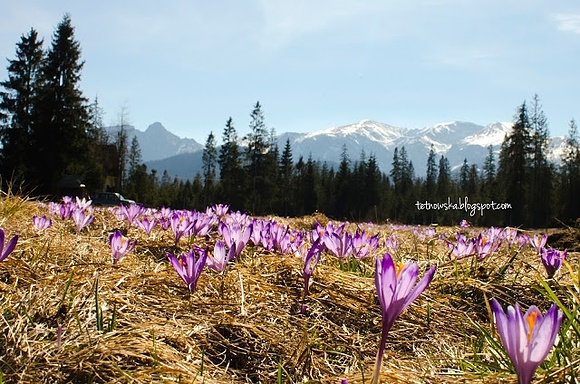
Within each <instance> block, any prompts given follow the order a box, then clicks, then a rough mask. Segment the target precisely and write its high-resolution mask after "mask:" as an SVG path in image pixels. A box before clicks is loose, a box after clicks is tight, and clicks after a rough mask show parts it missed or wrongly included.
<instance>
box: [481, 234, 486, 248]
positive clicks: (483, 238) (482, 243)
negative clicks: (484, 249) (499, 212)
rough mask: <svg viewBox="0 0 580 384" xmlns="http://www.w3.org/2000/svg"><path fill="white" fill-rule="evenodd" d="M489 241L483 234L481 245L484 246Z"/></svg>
mask: <svg viewBox="0 0 580 384" xmlns="http://www.w3.org/2000/svg"><path fill="white" fill-rule="evenodd" d="M485 243H487V239H486V238H485V237H484V236H481V246H484V245H485Z"/></svg>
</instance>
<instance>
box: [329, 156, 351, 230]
mask: <svg viewBox="0 0 580 384" xmlns="http://www.w3.org/2000/svg"><path fill="white" fill-rule="evenodd" d="M351 176H352V173H351V169H350V158H349V156H348V149H347V147H346V144H343V146H342V152H341V155H340V164H339V166H338V171H337V172H336V178H335V184H334V195H335V199H336V200H335V201H334V202H333V205H334V214H335V215H336V216H337V217H339V218H341V219H344V218H347V216H348V215H349V214H350V213H351V209H352V207H351V206H350V205H349V203H350V185H351V183H350V181H351Z"/></svg>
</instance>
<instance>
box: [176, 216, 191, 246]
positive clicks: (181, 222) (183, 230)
mask: <svg viewBox="0 0 580 384" xmlns="http://www.w3.org/2000/svg"><path fill="white" fill-rule="evenodd" d="M192 226H193V222H192V221H191V220H190V218H189V216H188V215H187V214H186V213H185V212H174V213H173V215H171V229H172V230H173V235H174V238H175V244H177V243H179V239H181V238H182V237H183V236H184V235H186V234H187V233H189V231H190V230H191V227H192Z"/></svg>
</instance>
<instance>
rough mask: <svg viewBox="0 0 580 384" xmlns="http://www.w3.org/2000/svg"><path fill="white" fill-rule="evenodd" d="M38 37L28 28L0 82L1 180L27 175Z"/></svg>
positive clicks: (40, 55) (35, 97)
mask: <svg viewBox="0 0 580 384" xmlns="http://www.w3.org/2000/svg"><path fill="white" fill-rule="evenodd" d="M42 43H43V41H42V39H39V38H38V33H37V32H36V31H35V30H34V29H31V30H30V31H29V33H28V34H27V35H23V36H22V37H21V39H20V42H19V43H18V44H17V45H16V58H15V59H13V60H9V61H8V63H9V64H8V80H6V81H3V82H1V83H0V86H1V87H2V88H4V91H2V92H0V142H1V143H2V145H1V148H0V176H1V177H2V181H3V182H9V181H10V180H12V181H14V182H23V181H25V179H27V178H29V177H30V175H29V171H30V170H31V168H32V167H33V166H34V164H33V163H31V161H30V160H31V156H32V155H33V153H32V150H31V149H32V148H31V147H30V141H31V139H32V124H33V120H32V119H33V112H34V110H35V107H36V106H37V105H38V79H39V72H40V66H41V63H42V59H43V55H44V53H43V51H42Z"/></svg>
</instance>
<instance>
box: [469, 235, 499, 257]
mask: <svg viewBox="0 0 580 384" xmlns="http://www.w3.org/2000/svg"><path fill="white" fill-rule="evenodd" d="M500 246H501V240H500V239H499V238H498V236H497V232H495V231H494V230H493V227H492V228H490V229H489V230H488V231H487V232H482V233H480V234H479V236H477V239H476V240H475V249H476V251H477V258H478V259H479V260H483V259H485V258H486V257H488V256H489V255H491V254H492V253H494V252H495V251H497V250H498V248H499V247H500Z"/></svg>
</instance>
